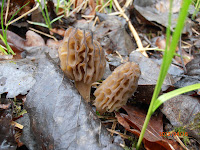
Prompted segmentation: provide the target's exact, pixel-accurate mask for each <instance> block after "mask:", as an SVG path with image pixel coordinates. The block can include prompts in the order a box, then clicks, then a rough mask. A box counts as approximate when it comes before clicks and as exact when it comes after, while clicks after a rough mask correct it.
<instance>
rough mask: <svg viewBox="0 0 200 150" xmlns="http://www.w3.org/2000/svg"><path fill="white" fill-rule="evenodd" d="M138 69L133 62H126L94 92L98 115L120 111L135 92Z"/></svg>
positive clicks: (138, 75) (138, 74)
mask: <svg viewBox="0 0 200 150" xmlns="http://www.w3.org/2000/svg"><path fill="white" fill-rule="evenodd" d="M140 74H141V73H140V68H139V66H138V65H137V64H136V63H134V62H126V63H125V64H123V65H120V66H119V67H117V68H116V69H115V70H114V71H113V72H112V74H111V75H110V76H109V77H108V78H107V79H106V80H104V81H103V83H102V84H101V85H100V86H99V87H98V88H97V90H96V91H95V92H94V95H95V96H96V99H95V102H94V105H95V106H96V109H97V111H99V113H100V114H102V113H104V112H106V111H108V112H113V111H114V110H118V109H120V108H121V107H122V106H123V105H125V104H126V102H127V100H128V98H130V97H131V95H132V94H133V93H134V92H135V90H136V88H137V85H138V79H139V77H140Z"/></svg>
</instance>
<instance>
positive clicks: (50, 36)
mask: <svg viewBox="0 0 200 150" xmlns="http://www.w3.org/2000/svg"><path fill="white" fill-rule="evenodd" d="M29 29H30V30H32V31H34V32H37V33H39V34H42V35H44V36H47V37H49V38H52V39H54V40H55V41H56V42H57V41H58V40H57V39H56V38H55V37H54V36H52V35H49V34H46V33H44V32H41V31H39V30H36V29H33V28H29Z"/></svg>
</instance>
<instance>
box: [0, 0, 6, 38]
mask: <svg viewBox="0 0 200 150" xmlns="http://www.w3.org/2000/svg"><path fill="white" fill-rule="evenodd" d="M3 8H4V0H2V5H1V29H2V34H3V36H4V34H5V33H4V26H3Z"/></svg>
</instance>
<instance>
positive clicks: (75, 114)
mask: <svg viewBox="0 0 200 150" xmlns="http://www.w3.org/2000/svg"><path fill="white" fill-rule="evenodd" d="M35 79H36V84H35V85H34V87H33V88H32V89H31V90H30V92H29V93H28V95H27V99H26V102H25V106H26V108H27V111H28V113H29V116H30V121H31V129H32V131H33V134H34V135H35V137H37V138H36V140H37V142H38V145H39V147H41V148H42V147H43V148H46V149H50V150H51V149H52V150H53V149H72V150H82V149H87V150H94V149H95V150H102V149H113V150H117V149H120V150H121V148H120V147H119V146H117V145H116V144H114V143H112V140H113V139H112V138H111V137H110V136H109V133H108V131H107V130H106V129H105V127H104V126H103V125H102V124H101V122H100V120H99V119H98V117H97V116H96V114H95V113H94V112H93V110H92V108H91V107H90V106H89V105H88V104H86V103H85V101H84V100H83V98H82V97H81V96H80V95H79V94H78V92H77V90H76V89H75V87H74V85H73V84H72V83H71V81H70V80H69V79H67V78H65V77H64V73H63V72H62V70H61V69H60V68H58V66H57V64H55V62H54V61H53V60H51V59H50V58H44V59H40V60H39V61H38V66H37V70H36V71H35ZM44 127H45V128H44Z"/></svg>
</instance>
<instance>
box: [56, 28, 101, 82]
mask: <svg viewBox="0 0 200 150" xmlns="http://www.w3.org/2000/svg"><path fill="white" fill-rule="evenodd" d="M59 57H60V60H61V68H62V70H63V71H64V72H65V74H66V75H67V77H68V78H70V79H72V80H75V81H83V82H84V83H87V84H89V83H93V82H95V81H97V80H99V79H101V77H102V76H103V73H104V69H105V56H104V51H103V50H102V47H101V46H100V44H99V42H97V41H95V40H93V37H92V33H91V32H86V31H84V30H80V29H74V28H69V29H68V30H67V31H66V33H65V37H64V41H63V44H62V46H61V47H60V49H59Z"/></svg>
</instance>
